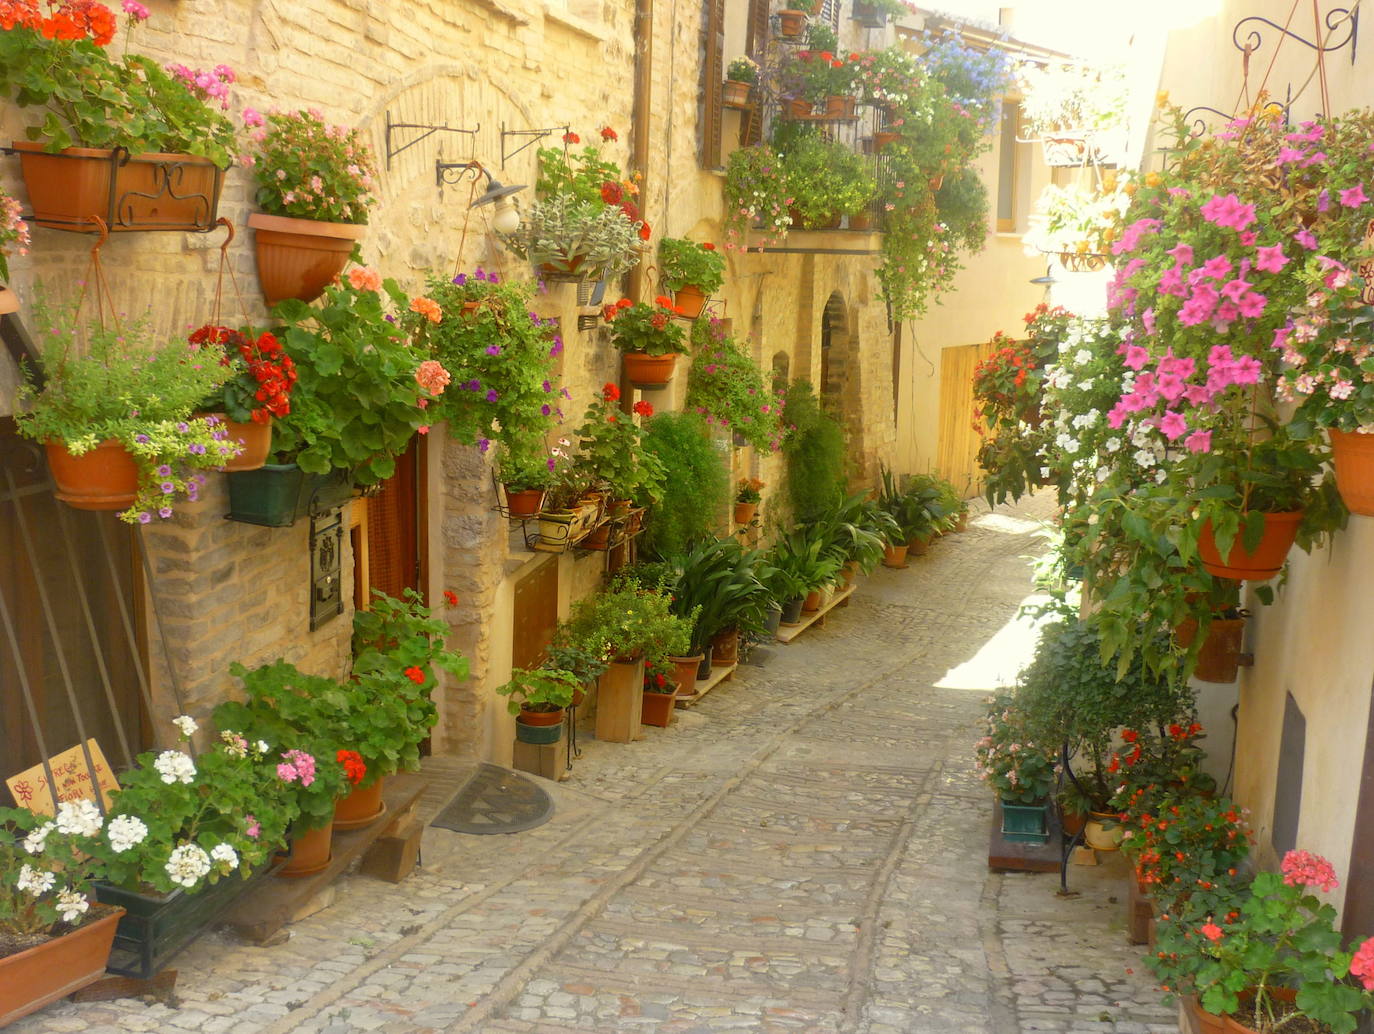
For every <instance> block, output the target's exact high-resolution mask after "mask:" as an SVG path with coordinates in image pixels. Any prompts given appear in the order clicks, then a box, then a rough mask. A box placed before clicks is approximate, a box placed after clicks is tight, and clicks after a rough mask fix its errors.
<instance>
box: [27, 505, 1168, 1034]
mask: <svg viewBox="0 0 1374 1034" xmlns="http://www.w3.org/2000/svg"><path fill="white" fill-rule="evenodd" d="M1048 508H1049V507H1048V503H1047V501H1045V500H1036V501H1032V502H1031V503H1029V504H1028V505H1025V506H1023V507H1021V508H1020V509H1018V510H1014V511H1013V510H999V511H996V512H992V513H982V514H981V515H979V516H977V517H976V519H975V520H974V521H973V525H972V527H971V528H970V530H969V531H968V532H967V533H965V534H961V535H951V536H946V537H945V538H944V539H943V540H941V541H940V542H938V543H937V544H936V545H935V547H934V548H933V549H932V551H931V553H930V554H929V555H928V556H926V557H921V558H918V559H915V560H913V562H912V564H911V566H910V568H909V569H907V570H885V569H879V570H878V571H877V572H875V573H874V574H873V575H872V576H871V577H869V578H868V579H867V580H866V581H864V582H863V583H862V584H861V587H860V590H859V591H858V592H857V593H856V594H855V596H854V597H853V601H852V605H851V606H849V607H848V608H846V609H842V610H838V611H836V612H834V614H833V615H832V616H831V617H830V618H829V619H828V620H827V623H826V625H825V627H824V628H817V629H815V630H813V631H810V632H808V633H807V634H805V635H803V636H802V637H801V638H800V639H798V640H797V641H796V642H795V643H793V644H791V645H788V646H778V647H773V648H770V649H768V650H767V651H766V656H761V655H756V657H755V660H756V661H757V662H758V663H755V664H748V665H745V666H742V667H741V668H740V670H739V673H738V674H737V675H736V677H735V679H734V680H733V681H732V682H730V683H727V684H725V685H724V686H723V687H722V688H721V689H719V690H717V691H716V692H714V693H712V694H711V696H710V697H708V698H706V699H704V700H702V701H701V702H700V703H699V704H698V706H697V707H695V708H694V709H692V710H690V711H687V712H683V713H681V714H680V715H679V718H678V721H677V722H676V723H675V724H674V725H673V726H672V727H671V728H669V729H667V730H657V729H651V730H648V732H647V735H646V737H645V739H643V740H641V741H638V742H636V743H632V744H628V745H619V744H598V743H596V742H595V741H592V740H590V739H585V740H584V742H583V746H584V750H585V754H584V757H583V758H582V759H581V760H579V761H578V762H577V764H576V766H575V768H574V770H573V776H572V779H571V780H570V781H569V782H567V783H565V784H560V785H558V786H554V787H553V788H552V789H551V793H552V794H553V795H554V796H555V798H556V801H557V806H558V807H557V813H556V816H555V817H554V819H553V820H552V821H550V822H548V823H547V824H545V825H543V826H541V827H539V828H537V829H534V830H531V831H529V832H526V833H521V834H516V835H511V836H493V837H473V836H463V835H460V834H456V833H450V832H447V831H445V830H440V829H430V830H428V831H427V833H426V836H425V844H424V856H423V865H422V866H421V868H420V869H419V870H418V871H417V872H416V873H414V874H413V875H412V876H410V877H409V878H408V879H407V880H405V881H404V882H403V883H401V884H399V885H395V886H393V885H390V884H386V883H382V882H379V881H376V880H372V879H370V878H368V877H365V876H351V877H348V878H346V879H345V880H344V881H343V882H342V884H341V885H340V886H339V888H338V893H337V898H336V900H335V902H334V904H333V906H332V907H330V908H328V909H325V910H323V911H321V912H319V913H317V914H315V915H313V916H311V917H309V918H306V919H303V920H301V921H300V922H298V923H296V924H294V925H293V926H292V927H291V928H290V929H291V932H292V936H291V938H290V939H289V940H287V941H285V943H281V944H277V945H275V946H272V947H253V946H248V945H244V944H240V943H237V942H235V941H233V940H232V938H230V937H229V936H228V935H226V934H221V933H214V934H209V935H206V936H205V937H203V938H201V940H200V941H199V942H197V943H196V945H194V946H193V947H192V948H191V949H190V950H189V951H188V952H187V953H186V954H185V955H183V956H182V957H181V958H180V959H179V960H178V961H177V963H176V965H177V968H178V969H179V971H180V976H179V980H178V982H177V985H176V990H175V995H174V998H172V999H170V1000H167V1001H155V1000H151V999H150V1000H140V999H126V1000H120V1001H116V1002H112V1003H82V1004H76V1003H71V1002H67V1003H63V1004H61V1005H57V1006H53V1007H51V1008H49V1009H47V1010H45V1011H43V1012H42V1013H40V1014H39V1015H37V1016H34V1017H31V1018H29V1019H27V1020H24V1021H20V1022H19V1023H18V1024H16V1025H15V1026H14V1027H13V1028H11V1029H12V1030H13V1031H14V1032H15V1034H38V1032H49V1031H86V1032H90V1034H97V1032H99V1034H113V1032H116V1031H119V1032H124V1031H198V1032H207V1034H215V1032H221V1031H231V1032H235V1034H285V1032H288V1031H310V1032H323V1034H349V1032H354V1031H383V1032H397V1034H400V1032H429V1031H452V1032H481V1034H571V1032H579V1031H598V1032H622V1031H623V1032H644V1034H650V1032H652V1034H707V1032H717V1031H757V1032H766V1034H783V1032H789V1034H790V1032H797V1034H802V1032H808V1034H832V1032H845V1034H851V1032H852V1034H918V1032H931V1034H935V1032H939V1034H1004V1032H1011V1031H1061V1032H1087V1031H1116V1032H1119V1034H1151V1032H1165V1031H1173V1030H1176V1029H1177V1027H1176V1022H1175V1013H1174V1011H1173V1009H1172V1008H1170V1007H1168V1006H1166V1005H1164V1004H1162V1003H1161V1000H1160V997H1159V994H1158V992H1157V991H1155V989H1154V988H1153V985H1152V983H1151V981H1150V978H1149V975H1148V973H1147V972H1146V971H1145V969H1144V967H1143V966H1142V965H1141V964H1140V962H1139V949H1136V948H1131V947H1128V946H1127V945H1126V943H1125V937H1124V934H1123V926H1124V918H1125V916H1124V908H1125V905H1124V900H1123V899H1124V894H1125V885H1126V884H1125V879H1124V875H1123V870H1122V869H1121V868H1120V867H1119V865H1115V864H1106V865H1102V866H1098V867H1096V868H1080V867H1075V868H1074V869H1073V871H1072V872H1071V873H1070V880H1071V884H1072V888H1073V889H1074V890H1076V891H1078V892H1079V894H1078V896H1076V897H1071V898H1059V897H1056V895H1055V892H1056V890H1057V889H1058V878H1057V876H1055V875H1050V874H1040V875H1029V874H1006V875H1001V874H995V873H990V872H989V871H988V869H987V846H988V830H989V822H990V816H991V803H992V802H991V800H990V797H989V795H988V793H987V791H986V790H985V789H984V788H983V786H982V785H981V784H980V783H979V782H978V780H977V779H976V777H975V776H974V774H973V771H972V764H971V743H972V741H973V740H974V739H975V738H976V736H977V726H976V723H977V719H978V717H979V714H980V711H981V708H982V705H983V701H984V698H985V696H986V691H987V690H988V689H990V688H991V687H992V686H993V685H994V683H995V681H996V679H997V678H998V677H1006V676H1008V675H1010V674H1011V673H1013V672H1014V671H1015V668H1016V666H1017V665H1018V664H1019V663H1020V661H1021V659H1022V658H1024V656H1025V655H1026V652H1027V651H1028V650H1029V649H1030V646H1031V645H1032V639H1031V633H1030V629H1029V628H1028V627H1027V624H1026V622H1025V621H1024V620H1022V621H1019V622H1018V620H1017V612H1018V608H1019V606H1020V604H1021V603H1022V602H1023V600H1024V599H1025V598H1026V597H1027V596H1028V595H1029V594H1030V592H1031V579H1030V564H1029V562H1028V557H1029V556H1030V555H1032V554H1035V553H1038V552H1041V551H1043V548H1044V539H1043V536H1042V530H1041V525H1040V523H1039V518H1040V517H1042V516H1044V515H1045V514H1046V513H1047V512H1048ZM761 653H762V652H761ZM550 785H551V784H550Z"/></svg>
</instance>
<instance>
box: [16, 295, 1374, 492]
mask: <svg viewBox="0 0 1374 1034" xmlns="http://www.w3.org/2000/svg"><path fill="white" fill-rule="evenodd" d="M3 311H4V310H3V309H0V312H3ZM1329 433H1330V435H1331V459H1332V465H1333V466H1334V467H1335V468H1336V490H1337V491H1338V492H1340V493H1341V499H1342V500H1344V502H1345V505H1346V508H1347V509H1349V510H1350V512H1351V513H1356V514H1360V515H1361V516H1363V517H1374V434H1359V433H1358V432H1350V431H1339V430H1337V429H1336V428H1334V427H1333V428H1331V429H1330V432H1329Z"/></svg>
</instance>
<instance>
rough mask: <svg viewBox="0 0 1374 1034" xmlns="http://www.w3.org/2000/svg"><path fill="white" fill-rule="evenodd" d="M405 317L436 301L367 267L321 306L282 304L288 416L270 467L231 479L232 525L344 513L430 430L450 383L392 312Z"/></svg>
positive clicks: (276, 435) (279, 426)
mask: <svg viewBox="0 0 1374 1034" xmlns="http://www.w3.org/2000/svg"><path fill="white" fill-rule="evenodd" d="M388 303H389V305H388ZM407 309H413V310H415V311H421V310H423V311H424V312H427V313H429V314H430V315H431V318H438V317H439V316H440V315H441V314H440V310H439V307H438V305H437V304H436V303H435V302H434V301H433V300H432V299H429V298H425V297H424V296H420V297H416V298H413V299H412V298H408V297H407V295H406V294H405V292H403V291H402V290H401V289H400V288H399V287H398V286H397V285H396V282H395V281H393V280H386V281H383V280H382V279H381V277H380V276H378V275H377V274H376V273H375V272H373V271H372V270H369V269H364V268H355V269H353V270H350V271H349V274H348V276H347V277H345V278H344V280H343V281H341V282H339V283H336V284H331V285H330V286H329V287H327V288H326V289H325V304H324V305H322V306H310V305H306V304H305V303H304V302H302V301H299V300H297V299H292V298H288V299H286V300H285V301H282V302H280V303H279V304H278V305H277V309H276V312H277V316H278V318H279V319H280V320H281V322H282V325H283V326H282V330H281V331H280V333H279V339H280V340H281V343H282V346H283V348H284V349H285V351H286V354H287V355H288V356H290V357H291V358H292V360H293V361H294V362H295V365H296V375H297V381H296V388H295V391H294V393H293V395H292V399H291V412H290V413H288V414H287V415H286V416H284V417H282V418H280V419H279V420H278V421H277V422H276V424H275V425H274V428H273V445H272V462H270V463H268V464H266V465H265V466H264V467H263V468H262V469H261V470H256V471H249V472H246V473H239V474H231V475H230V477H229V509H230V516H231V517H233V518H234V519H235V520H241V521H248V522H249V523H253V524H265V525H269V526H273V527H277V526H281V525H286V524H290V523H292V522H293V521H294V520H295V518H296V517H297V516H300V515H301V514H302V513H304V512H305V511H306V509H307V508H309V507H310V506H312V505H313V506H316V507H319V506H328V505H339V503H341V502H343V501H345V500H347V498H348V497H349V495H350V494H351V488H352V485H354V484H359V485H364V486H366V485H375V484H377V483H378V482H380V481H384V480H385V479H387V478H389V477H390V476H391V475H392V474H393V473H394V471H395V469H396V456H398V455H399V454H400V453H401V452H403V451H405V449H406V447H407V446H408V445H409V443H410V439H411V438H412V437H413V436H414V435H415V434H416V433H417V432H419V433H426V432H427V431H428V430H429V421H430V420H431V419H432V417H431V416H430V415H429V413H428V411H427V407H428V406H429V405H430V404H431V402H433V401H434V400H435V399H437V398H439V397H440V396H441V395H442V394H443V392H444V389H445V387H446V386H447V385H448V383H449V375H448V371H447V370H445V369H444V367H443V365H442V364H441V363H439V362H438V361H437V360H434V359H428V358H426V357H425V355H424V353H423V352H422V350H421V349H420V347H418V346H417V345H416V344H414V343H413V341H412V340H411V339H410V336H409V335H407V333H406V331H405V328H404V326H403V325H402V324H401V323H400V322H398V321H397V319H396V317H395V316H394V315H393V312H392V311H390V310H396V311H400V312H404V311H406V310H407Z"/></svg>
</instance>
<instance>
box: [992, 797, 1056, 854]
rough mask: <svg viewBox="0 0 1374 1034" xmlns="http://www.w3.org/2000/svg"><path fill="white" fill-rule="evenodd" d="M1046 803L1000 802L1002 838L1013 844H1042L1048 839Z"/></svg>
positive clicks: (1047, 806)
mask: <svg viewBox="0 0 1374 1034" xmlns="http://www.w3.org/2000/svg"><path fill="white" fill-rule="evenodd" d="M1048 808H1049V805H1048V804H1045V803H1044V802H1041V803H1040V804H1015V803H1013V802H1009V801H1003V802H1002V839H1003V840H1007V841H1010V842H1011V843H1014V844H1044V843H1048V842H1049V839H1050V833H1049V829H1050V827H1049V818H1048V816H1047V814H1046V812H1047V810H1048Z"/></svg>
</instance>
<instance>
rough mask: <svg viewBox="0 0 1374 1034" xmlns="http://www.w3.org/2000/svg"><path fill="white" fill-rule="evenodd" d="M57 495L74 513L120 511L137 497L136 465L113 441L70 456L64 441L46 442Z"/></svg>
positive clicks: (112, 439) (126, 450) (124, 449)
mask: <svg viewBox="0 0 1374 1034" xmlns="http://www.w3.org/2000/svg"><path fill="white" fill-rule="evenodd" d="M44 449H45V450H46V451H47V454H48V470H49V471H51V472H52V480H53V484H54V485H55V486H56V488H57V491H56V493H55V494H56V495H57V498H58V499H61V500H62V501H63V502H64V503H66V504H67V505H68V506H70V507H73V508H74V509H77V510H123V509H125V508H126V507H128V506H130V505H132V503H133V501H134V497H135V496H136V495H138V464H137V463H135V462H134V458H133V456H132V455H130V453H129V450H128V449H126V448H124V445H123V444H122V443H121V442H119V441H117V440H115V439H114V438H107V439H106V440H105V441H103V442H101V443H100V444H99V445H97V446H96V447H95V448H94V449H90V450H88V451H86V452H83V453H82V454H81V455H80V456H73V455H72V454H71V453H70V452H68V451H67V446H66V444H65V443H63V442H57V441H53V442H45V443H44Z"/></svg>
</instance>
